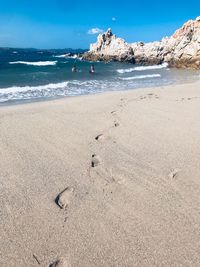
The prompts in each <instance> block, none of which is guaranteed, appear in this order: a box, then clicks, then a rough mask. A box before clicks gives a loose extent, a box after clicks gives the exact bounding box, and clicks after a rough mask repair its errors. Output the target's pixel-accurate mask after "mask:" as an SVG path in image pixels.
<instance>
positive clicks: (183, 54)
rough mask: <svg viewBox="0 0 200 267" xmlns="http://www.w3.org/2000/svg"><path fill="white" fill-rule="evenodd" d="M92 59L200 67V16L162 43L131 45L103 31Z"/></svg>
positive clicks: (92, 46)
mask: <svg viewBox="0 0 200 267" xmlns="http://www.w3.org/2000/svg"><path fill="white" fill-rule="evenodd" d="M84 58H85V59H89V60H93V61H96V60H106V61H108V60H118V61H127V62H132V63H138V64H160V63H162V62H168V63H169V65H170V66H172V67H178V68H184V67H185V68H196V69H199V68H200V17H197V18H196V20H189V21H188V22H186V23H185V24H184V25H183V26H182V27H181V28H180V29H178V30H177V31H176V32H175V33H174V34H173V35H172V36H171V37H166V38H163V39H162V40H161V41H159V42H151V43H143V42H137V43H132V44H128V43H126V42H125V41H124V40H123V39H121V38H118V37H116V35H114V34H113V33H112V31H111V29H108V31H107V32H105V33H103V34H100V35H99V36H98V40H97V42H96V43H95V44H91V46H90V51H89V52H87V53H85V55H84Z"/></svg>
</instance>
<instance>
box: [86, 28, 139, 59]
mask: <svg viewBox="0 0 200 267" xmlns="http://www.w3.org/2000/svg"><path fill="white" fill-rule="evenodd" d="M84 58H86V59H89V60H92V61H96V60H106V61H109V60H117V61H129V62H133V61H134V56H133V49H132V48H131V46H130V45H129V44H127V43H126V42H125V41H124V40H123V39H121V38H118V37H116V35H114V34H113V33H112V30H111V29H108V30H107V32H105V33H103V34H100V35H99V36H98V39H97V42H96V43H95V44H91V45H90V51H89V52H88V53H85V55H84Z"/></svg>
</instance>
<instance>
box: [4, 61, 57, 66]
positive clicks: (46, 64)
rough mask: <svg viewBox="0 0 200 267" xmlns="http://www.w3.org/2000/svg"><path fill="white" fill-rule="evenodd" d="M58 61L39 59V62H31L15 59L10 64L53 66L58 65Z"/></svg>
mask: <svg viewBox="0 0 200 267" xmlns="http://www.w3.org/2000/svg"><path fill="white" fill-rule="evenodd" d="M56 63H57V61H38V62H29V61H13V62H9V64H25V65H32V66H53V65H56Z"/></svg>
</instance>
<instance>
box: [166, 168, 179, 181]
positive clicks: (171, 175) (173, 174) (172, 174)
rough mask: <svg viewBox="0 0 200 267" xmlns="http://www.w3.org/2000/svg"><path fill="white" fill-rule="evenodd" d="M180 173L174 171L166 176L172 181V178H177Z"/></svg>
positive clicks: (177, 170)
mask: <svg viewBox="0 0 200 267" xmlns="http://www.w3.org/2000/svg"><path fill="white" fill-rule="evenodd" d="M179 172H180V170H179V169H174V170H173V171H171V172H170V173H169V174H168V177H169V178H170V179H173V178H175V177H176V176H177V174H178V173H179Z"/></svg>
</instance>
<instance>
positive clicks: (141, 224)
mask: <svg viewBox="0 0 200 267" xmlns="http://www.w3.org/2000/svg"><path fill="white" fill-rule="evenodd" d="M99 135H100V136H99ZM96 137H97V138H96ZM95 138H96V139H97V140H96V139H95ZM92 155H93V157H92ZM93 163H94V164H93ZM0 171H1V173H0V192H1V195H0V216H1V218H0V233H1V239H0V252H1V255H0V266H1V267H13V266H17V267H29V266H31V267H32V266H36V267H37V266H45V267H48V266H49V265H50V264H51V263H52V262H54V261H55V260H57V259H59V258H60V257H63V262H64V261H65V262H67V264H66V265H64V264H63V265H62V266H72V267H93V266H94V267H107V266H109V267H133V266H142V267H143V266H200V83H194V84H186V85H179V86H170V87H165V88H164V87H163V88H157V89H144V90H136V91H128V92H115V93H105V94H101V95H91V96H83V97H75V98H66V99H62V100H56V101H49V102H43V103H32V104H26V105H18V106H9V107H1V108H0ZM65 189H66V190H65ZM64 190H65V191H64ZM61 192H63V194H62V196H61V195H59V194H60V193H61ZM59 197H60V199H59ZM59 201H60V203H61V204H60V205H61V207H63V208H61V207H60V206H59V205H58V204H59ZM54 266H56V265H54ZM57 266H58V265H57ZM59 266H61V264H60V265H59Z"/></svg>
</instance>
